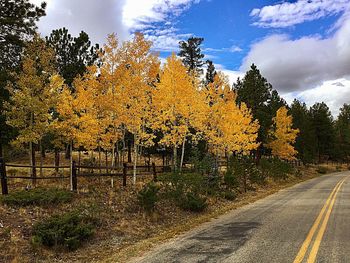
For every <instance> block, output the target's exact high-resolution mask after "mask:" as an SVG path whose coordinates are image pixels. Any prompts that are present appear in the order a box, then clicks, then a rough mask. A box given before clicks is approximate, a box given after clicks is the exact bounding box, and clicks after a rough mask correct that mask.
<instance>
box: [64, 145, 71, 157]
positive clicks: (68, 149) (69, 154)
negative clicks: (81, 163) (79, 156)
mask: <svg viewBox="0 0 350 263" xmlns="http://www.w3.org/2000/svg"><path fill="white" fill-rule="evenodd" d="M70 146H71V145H70V144H67V147H66V153H65V155H64V158H66V159H67V160H69V159H70V156H71V152H72V151H71V147H70Z"/></svg>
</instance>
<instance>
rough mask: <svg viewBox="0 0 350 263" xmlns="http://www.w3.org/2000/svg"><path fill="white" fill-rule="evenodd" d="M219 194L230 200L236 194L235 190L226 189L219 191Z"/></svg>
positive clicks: (233, 198) (234, 197) (235, 196)
mask: <svg viewBox="0 0 350 263" xmlns="http://www.w3.org/2000/svg"><path fill="white" fill-rule="evenodd" d="M221 196H222V197H223V198H225V199H226V200H230V201H232V200H235V199H236V198H237V194H236V193H235V192H232V191H228V190H226V191H223V192H222V193H221Z"/></svg>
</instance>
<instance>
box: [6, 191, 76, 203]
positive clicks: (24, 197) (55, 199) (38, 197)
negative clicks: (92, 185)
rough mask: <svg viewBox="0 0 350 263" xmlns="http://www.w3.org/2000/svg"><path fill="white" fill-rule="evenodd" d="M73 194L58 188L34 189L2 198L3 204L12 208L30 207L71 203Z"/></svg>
mask: <svg viewBox="0 0 350 263" xmlns="http://www.w3.org/2000/svg"><path fill="white" fill-rule="evenodd" d="M72 198H73V193H72V192H69V191H67V190H63V189H57V188H48V189H45V188H34V189H30V190H22V191H17V192H13V193H10V194H8V195H5V196H3V197H2V198H1V200H2V202H3V203H5V204H7V205H10V206H28V205H38V206H46V205H57V204H61V203H67V202H70V201H71V200H72Z"/></svg>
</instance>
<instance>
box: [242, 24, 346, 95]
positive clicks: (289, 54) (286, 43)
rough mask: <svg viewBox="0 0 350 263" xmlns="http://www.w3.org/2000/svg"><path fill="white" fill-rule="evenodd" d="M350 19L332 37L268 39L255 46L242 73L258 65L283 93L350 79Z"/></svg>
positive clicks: (276, 37)
mask: <svg viewBox="0 0 350 263" xmlns="http://www.w3.org/2000/svg"><path fill="white" fill-rule="evenodd" d="M349 43H350V19H345V20H344V19H343V24H342V25H341V26H340V28H339V29H338V30H337V31H336V32H335V33H334V34H333V35H332V36H330V37H329V38H321V37H318V36H308V37H302V38H299V39H295V40H293V39H290V38H289V37H288V36H287V35H272V36H268V37H266V38H265V39H263V40H262V41H260V42H257V43H255V44H254V45H252V47H251V50H250V51H249V53H248V55H247V56H246V57H245V59H244V61H243V64H242V66H241V68H240V69H241V71H246V70H247V69H249V67H250V65H251V64H252V63H255V64H256V65H257V66H258V68H259V69H260V70H261V72H262V74H263V75H264V76H265V77H266V78H267V79H268V81H269V82H271V83H272V85H273V86H274V87H275V88H276V89H278V90H279V91H281V92H284V93H287V92H292V91H300V90H305V89H310V88H314V87H316V86H319V85H321V84H322V83H323V82H324V81H327V80H330V79H338V78H344V77H348V76H350V59H349V58H350V45H349Z"/></svg>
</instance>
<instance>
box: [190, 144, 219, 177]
mask: <svg viewBox="0 0 350 263" xmlns="http://www.w3.org/2000/svg"><path fill="white" fill-rule="evenodd" d="M190 162H191V163H193V165H194V170H195V171H196V173H200V174H202V175H203V174H207V175H208V174H212V173H213V170H215V169H214V168H215V159H214V157H213V155H211V154H209V153H206V154H201V152H199V150H198V149H197V148H195V149H194V150H193V151H192V157H191V159H190Z"/></svg>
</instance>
